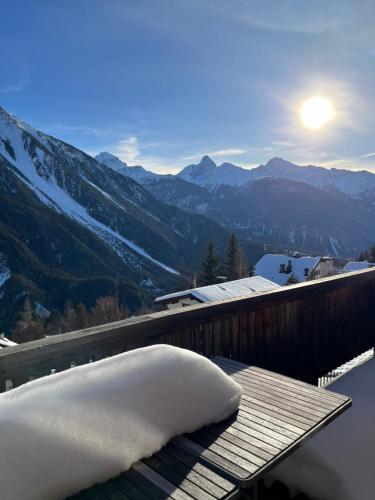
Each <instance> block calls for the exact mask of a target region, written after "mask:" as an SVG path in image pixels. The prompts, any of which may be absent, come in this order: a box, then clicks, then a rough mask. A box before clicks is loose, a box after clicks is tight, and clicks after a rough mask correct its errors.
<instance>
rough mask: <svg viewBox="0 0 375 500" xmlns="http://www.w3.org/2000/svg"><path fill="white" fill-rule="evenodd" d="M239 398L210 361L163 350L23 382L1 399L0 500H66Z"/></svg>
mask: <svg viewBox="0 0 375 500" xmlns="http://www.w3.org/2000/svg"><path fill="white" fill-rule="evenodd" d="M240 399H241V387H240V386H239V385H238V384H236V383H235V382H234V381H233V380H232V379H231V378H229V377H228V376H227V375H226V374H225V373H224V372H223V371H222V370H220V369H219V368H218V367H217V366H215V365H214V364H213V363H212V362H211V361H209V360H208V359H206V358H203V357H202V356H199V355H198V354H195V353H193V352H191V351H187V350H184V349H179V348H177V347H171V346H166V345H156V346H152V347H146V348H143V349H137V350H134V351H130V352H128V353H124V354H120V355H118V356H114V357H112V358H108V359H105V360H101V361H98V362H96V363H90V364H88V365H84V366H79V367H76V368H72V369H71V370H68V371H65V372H61V373H58V374H55V375H51V376H49V377H44V378H41V379H38V380H35V381H33V382H29V383H27V384H25V385H23V386H21V387H19V388H17V389H14V390H12V391H10V392H7V393H3V394H1V395H0V443H1V454H0V470H1V487H0V488H1V500H20V499H22V500H29V499H33V500H47V499H54V498H65V497H66V496H68V495H71V494H73V493H77V492H78V491H80V490H82V489H85V488H87V487H89V486H91V485H93V484H95V483H97V482H103V481H105V480H107V479H109V478H111V477H115V476H117V475H118V474H120V473H121V472H122V471H124V470H126V469H128V468H129V467H130V466H131V465H132V464H133V463H135V462H137V461H138V460H139V459H141V458H143V457H146V456H150V455H152V454H154V453H156V452H157V451H158V450H160V448H162V447H163V446H164V445H165V444H166V443H167V442H168V441H169V440H170V439H171V438H173V437H174V436H176V435H179V434H183V433H185V432H192V431H195V430H197V429H199V428H200V427H202V426H204V425H207V424H210V423H214V422H219V421H220V420H223V419H225V418H227V417H228V416H229V415H231V414H232V413H233V412H234V411H235V410H236V409H237V408H238V406H239V403H240Z"/></svg>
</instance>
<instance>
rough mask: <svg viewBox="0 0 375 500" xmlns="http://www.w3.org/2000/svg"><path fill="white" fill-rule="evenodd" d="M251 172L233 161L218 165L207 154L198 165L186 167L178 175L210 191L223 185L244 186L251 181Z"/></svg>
mask: <svg viewBox="0 0 375 500" xmlns="http://www.w3.org/2000/svg"><path fill="white" fill-rule="evenodd" d="M249 172H250V170H246V169H244V168H241V167H237V166H236V165H232V164H231V163H223V164H222V165H220V166H218V165H216V163H215V162H214V161H213V160H212V159H211V158H210V157H209V156H207V155H205V156H203V158H202V159H201V161H200V162H199V163H198V164H196V165H189V166H187V167H185V168H184V169H183V170H181V172H180V173H179V174H178V177H180V178H181V179H184V180H185V181H188V182H192V183H193V184H197V185H198V186H201V187H204V188H206V189H208V190H209V191H216V190H217V189H218V188H219V187H221V186H242V185H244V184H246V183H247V182H248V181H249Z"/></svg>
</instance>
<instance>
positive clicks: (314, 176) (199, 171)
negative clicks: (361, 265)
mask: <svg viewBox="0 0 375 500" xmlns="http://www.w3.org/2000/svg"><path fill="white" fill-rule="evenodd" d="M103 155H104V156H103ZM108 155H109V156H108ZM97 159H98V160H99V161H101V162H102V163H103V164H105V165H107V166H109V167H111V162H112V164H113V162H114V161H115V160H114V158H113V155H110V154H109V153H105V154H104V153H101V154H100V155H98V156H97ZM109 159H110V161H109ZM111 168H112V167H111ZM116 168H117V170H118V171H121V172H122V173H123V175H126V176H130V177H132V178H135V176H136V177H137V178H138V180H139V182H141V183H142V185H143V186H144V187H145V188H146V189H148V190H149V191H150V192H151V193H152V194H153V195H154V196H155V197H156V198H159V199H160V200H163V201H164V202H166V203H169V204H171V205H174V206H176V207H179V208H183V209H184V210H187V211H189V212H192V213H195V214H201V215H204V216H206V217H208V218H210V219H212V220H214V221H215V222H217V223H218V224H221V225H222V226H223V227H224V228H226V229H227V230H228V231H236V232H237V233H238V235H239V236H240V237H241V239H243V240H244V241H247V242H251V243H253V244H263V245H264V244H266V245H269V246H271V248H277V249H279V250H285V249H288V250H298V251H303V252H308V253H315V254H330V255H334V256H340V257H355V256H357V255H358V254H359V253H360V251H361V250H362V249H364V248H367V247H368V246H369V245H371V244H372V243H373V242H374V241H375V225H374V223H373V221H374V217H375V174H373V173H371V172H368V171H357V172H356V171H351V170H341V169H326V168H323V167H317V166H313V165H307V166H298V165H295V164H293V163H291V162H288V161H286V160H284V159H282V158H273V159H271V160H270V161H269V162H268V163H267V164H266V165H260V166H259V167H256V168H253V169H245V168H242V167H239V166H236V165H233V164H231V163H227V162H225V163H223V164H221V165H219V166H218V165H216V163H215V162H214V161H213V160H212V159H211V158H210V157H209V156H207V155H206V156H204V157H203V158H202V160H201V161H200V163H198V164H194V165H189V166H187V167H185V168H184V169H183V170H182V171H181V172H180V173H178V174H177V175H158V174H156V173H154V172H148V173H147V170H145V169H143V168H142V167H129V166H127V165H126V166H124V165H123V166H122V167H121V161H120V160H119V159H118V158H116ZM121 168H122V169H121ZM133 169H134V170H133ZM148 174H149V175H148ZM140 176H141V177H142V178H141V177H140Z"/></svg>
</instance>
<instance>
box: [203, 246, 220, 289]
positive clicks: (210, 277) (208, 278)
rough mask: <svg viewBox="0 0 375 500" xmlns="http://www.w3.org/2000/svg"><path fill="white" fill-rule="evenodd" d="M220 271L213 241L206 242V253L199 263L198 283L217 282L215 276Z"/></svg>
mask: <svg viewBox="0 0 375 500" xmlns="http://www.w3.org/2000/svg"><path fill="white" fill-rule="evenodd" d="M219 272H220V257H219V255H218V254H217V252H216V248H215V245H214V242H213V241H212V240H210V241H209V242H208V243H207V247H206V253H205V255H204V257H203V261H202V264H201V272H200V275H199V284H200V285H201V286H205V285H213V284H215V283H217V276H218V274H219Z"/></svg>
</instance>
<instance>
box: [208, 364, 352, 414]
mask: <svg viewBox="0 0 375 500" xmlns="http://www.w3.org/2000/svg"><path fill="white" fill-rule="evenodd" d="M213 361H214V362H215V363H216V364H218V365H219V366H223V367H224V371H226V373H228V374H229V375H232V374H234V373H241V374H243V375H245V376H249V375H250V374H251V375H253V374H254V375H255V376H257V377H261V378H263V379H265V380H267V381H268V382H269V383H271V384H276V385H281V386H283V387H286V388H287V389H288V390H289V389H290V390H296V391H300V392H301V393H302V394H306V395H309V396H312V397H319V398H321V399H322V401H325V402H328V403H329V404H333V405H337V402H340V401H341V402H345V401H346V400H347V399H348V398H347V397H346V396H342V395H341V394H338V393H332V392H330V391H329V390H327V389H322V388H320V387H315V386H314V387H313V386H311V384H306V383H305V382H302V381H301V380H296V379H292V378H290V377H286V376H285V375H281V374H279V373H273V372H270V371H268V370H263V369H261V368H259V367H256V366H251V367H249V366H248V365H244V364H242V363H241V364H240V363H238V364H237V365H236V363H237V362H235V361H233V360H229V359H228V360H226V359H224V358H221V357H218V358H215V360H213Z"/></svg>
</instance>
